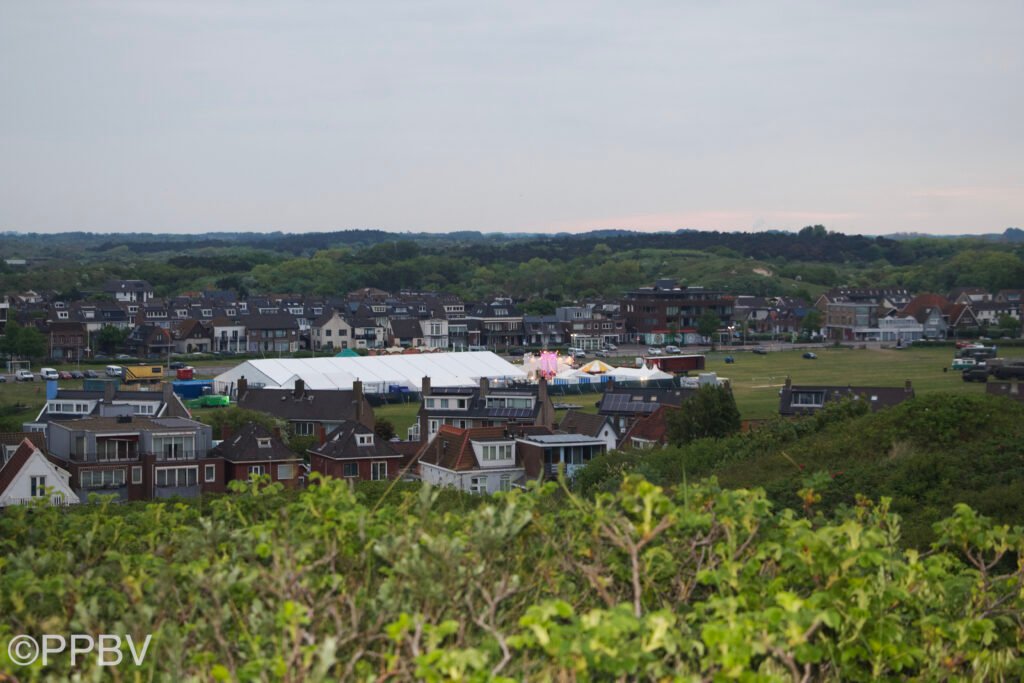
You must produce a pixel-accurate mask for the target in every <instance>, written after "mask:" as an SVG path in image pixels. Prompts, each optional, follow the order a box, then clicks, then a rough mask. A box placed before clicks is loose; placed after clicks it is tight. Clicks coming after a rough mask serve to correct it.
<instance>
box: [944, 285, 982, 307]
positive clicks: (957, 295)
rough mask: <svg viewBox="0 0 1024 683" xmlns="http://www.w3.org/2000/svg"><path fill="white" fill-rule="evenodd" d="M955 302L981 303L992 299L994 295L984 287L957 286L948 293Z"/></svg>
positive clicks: (949, 297) (948, 297) (948, 296)
mask: <svg viewBox="0 0 1024 683" xmlns="http://www.w3.org/2000/svg"><path fill="white" fill-rule="evenodd" d="M946 298H947V299H949V300H950V301H952V302H953V303H955V304H970V305H971V306H973V305H974V304H980V303H982V302H985V301H992V295H991V294H990V293H989V291H988V290H987V289H985V288H984V287H957V288H955V289H953V290H951V291H950V292H949V294H947V295H946Z"/></svg>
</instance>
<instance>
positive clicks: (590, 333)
mask: <svg viewBox="0 0 1024 683" xmlns="http://www.w3.org/2000/svg"><path fill="white" fill-rule="evenodd" d="M539 317H540V318H541V321H542V329H545V328H546V329H547V330H548V331H551V332H554V330H553V329H552V328H551V327H550V325H549V322H548V321H549V317H548V316H539ZM554 317H555V320H557V321H558V322H559V323H560V324H561V326H562V327H561V331H560V332H561V335H562V336H563V339H564V341H565V342H566V343H568V344H569V345H571V346H573V347H575V348H580V349H586V350H591V349H600V348H603V347H604V346H605V345H606V344H618V343H619V342H620V341H622V339H623V337H624V336H625V329H626V323H625V320H624V319H623V318H622V316H620V315H619V306H618V305H617V304H598V303H588V304H584V305H582V306H560V307H558V308H556V309H555V316H554ZM523 322H524V325H525V324H526V318H525V317H524V318H523ZM559 343H560V342H559Z"/></svg>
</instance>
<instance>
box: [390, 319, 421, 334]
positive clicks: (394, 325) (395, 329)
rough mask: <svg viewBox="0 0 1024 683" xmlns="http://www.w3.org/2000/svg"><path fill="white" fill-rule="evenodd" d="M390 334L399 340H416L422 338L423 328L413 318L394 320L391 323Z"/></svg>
mask: <svg viewBox="0 0 1024 683" xmlns="http://www.w3.org/2000/svg"><path fill="white" fill-rule="evenodd" d="M391 333H392V335H393V336H395V337H398V338H399V339H417V338H419V337H422V336H423V328H421V327H420V321H419V320H417V319H415V318H395V319H394V320H392V321H391Z"/></svg>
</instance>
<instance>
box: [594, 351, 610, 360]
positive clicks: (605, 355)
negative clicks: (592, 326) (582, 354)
mask: <svg viewBox="0 0 1024 683" xmlns="http://www.w3.org/2000/svg"><path fill="white" fill-rule="evenodd" d="M594 355H595V356H597V357H598V358H608V357H610V356H611V354H610V353H608V352H607V351H605V350H604V349H601V350H600V351H595V352H594Z"/></svg>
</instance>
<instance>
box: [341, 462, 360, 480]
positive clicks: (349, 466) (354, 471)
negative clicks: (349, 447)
mask: <svg viewBox="0 0 1024 683" xmlns="http://www.w3.org/2000/svg"><path fill="white" fill-rule="evenodd" d="M341 474H342V476H345V477H358V476H359V463H355V462H346V463H344V464H343V465H342V466H341Z"/></svg>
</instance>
